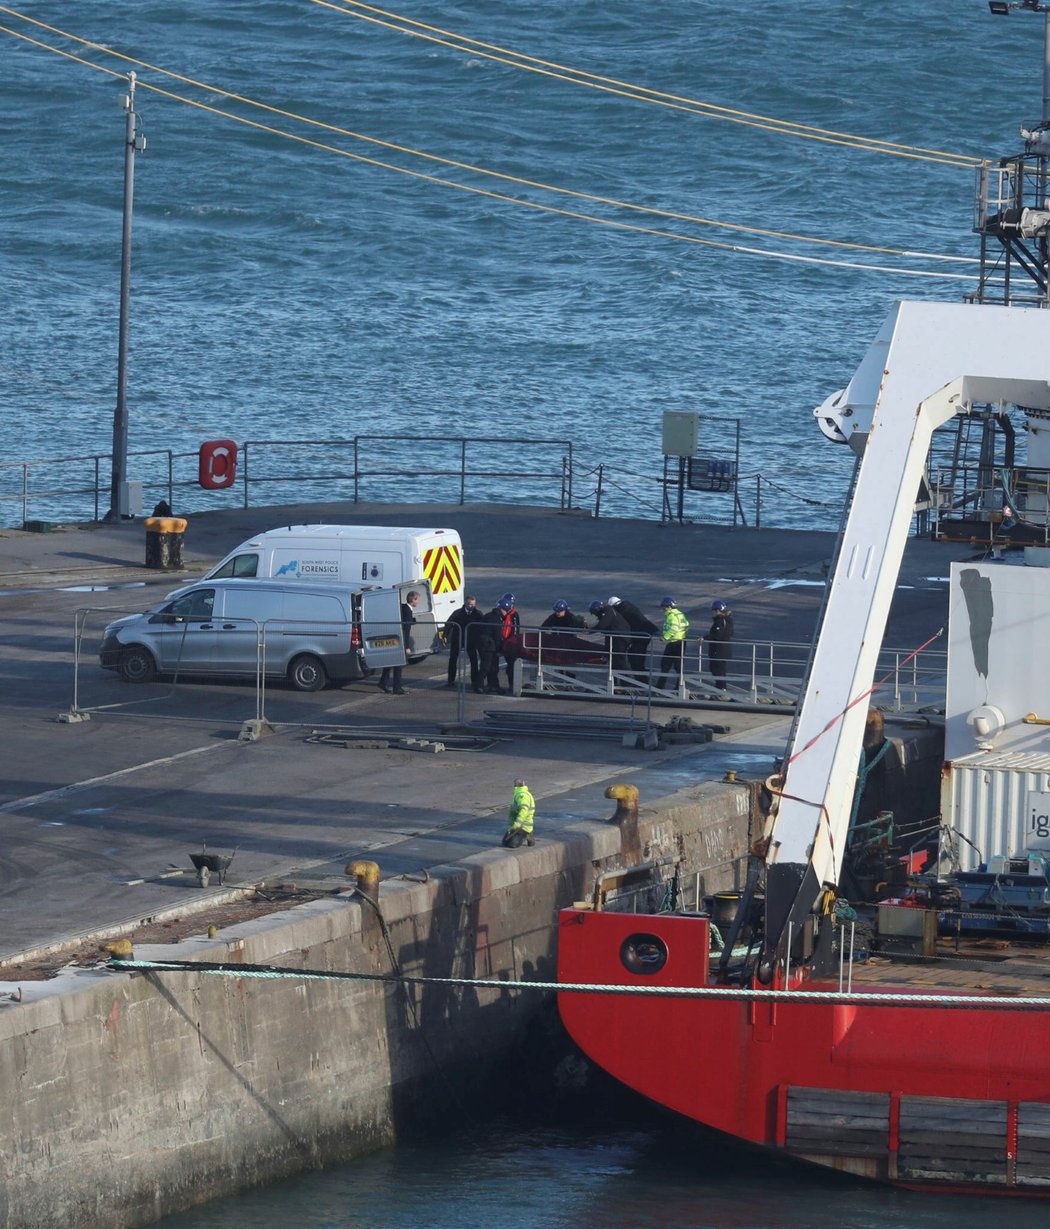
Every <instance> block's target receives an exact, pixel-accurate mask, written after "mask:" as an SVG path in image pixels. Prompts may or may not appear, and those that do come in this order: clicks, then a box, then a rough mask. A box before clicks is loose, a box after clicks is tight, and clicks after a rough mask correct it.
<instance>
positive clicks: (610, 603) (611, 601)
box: [605, 597, 620, 606]
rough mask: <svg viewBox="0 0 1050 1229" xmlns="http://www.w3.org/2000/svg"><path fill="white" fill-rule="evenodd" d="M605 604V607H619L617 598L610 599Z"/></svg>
mask: <svg viewBox="0 0 1050 1229" xmlns="http://www.w3.org/2000/svg"><path fill="white" fill-rule="evenodd" d="M605 604H606V606H619V604H620V599H619V598H618V597H611V598H609V600H608V601H607V602H606V603H605Z"/></svg>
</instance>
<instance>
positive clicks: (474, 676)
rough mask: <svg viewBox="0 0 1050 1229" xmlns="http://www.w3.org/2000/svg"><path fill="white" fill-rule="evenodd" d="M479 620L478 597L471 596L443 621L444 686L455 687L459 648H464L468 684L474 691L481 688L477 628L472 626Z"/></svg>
mask: <svg viewBox="0 0 1050 1229" xmlns="http://www.w3.org/2000/svg"><path fill="white" fill-rule="evenodd" d="M480 622H481V611H480V610H478V599H477V598H476V597H473V596H471V597H468V598H466V599H464V602H463V605H462V606H460V608H459V609H458V610H455V611H453V612H452V614H450V615H449V617H448V621H447V622H446V623H445V644H446V645H447V646H448V682H447V683H446V684H445V686H446V687H455V685H456V667H457V666H458V665H459V654H460V650H465V651H466V654H467V659H468V660H469V662H470V685H471V687H473V688H474V690H475V691H480V690H481V665H480V658H479V656H478V645H477V629H476V628H475V627H474V625H475V624H476V623H480Z"/></svg>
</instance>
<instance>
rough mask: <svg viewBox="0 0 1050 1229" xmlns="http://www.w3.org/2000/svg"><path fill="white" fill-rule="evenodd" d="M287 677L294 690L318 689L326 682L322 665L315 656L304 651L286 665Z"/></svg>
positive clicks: (326, 676)
mask: <svg viewBox="0 0 1050 1229" xmlns="http://www.w3.org/2000/svg"><path fill="white" fill-rule="evenodd" d="M288 677H289V678H290V679H291V681H292V686H293V687H294V688H295V689H296V691H320V690H321V688H322V687H323V686H324V685H325V683H327V682H328V675H327V674H325V669H324V666H322V665H321V663H320V661H319V660H318V659H317V658H316V657H312V656H311V655H310V654H309V653H304V654H303V655H302V657H297V658H296V659H295V661H293V662H292V664H291V665H290V666H289V667H288Z"/></svg>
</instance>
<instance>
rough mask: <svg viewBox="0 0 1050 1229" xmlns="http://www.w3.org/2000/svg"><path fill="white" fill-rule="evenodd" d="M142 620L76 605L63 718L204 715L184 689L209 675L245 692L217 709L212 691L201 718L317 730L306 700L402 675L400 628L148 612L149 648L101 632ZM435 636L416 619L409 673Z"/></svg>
mask: <svg viewBox="0 0 1050 1229" xmlns="http://www.w3.org/2000/svg"><path fill="white" fill-rule="evenodd" d="M142 613H143V612H142V611H141V609H139V610H123V609H114V608H113V607H81V608H79V609H78V610H77V611H76V612H75V615H74V644H73V693H72V698H71V705H70V711H69V713H68V714H67V719H68V720H83V719H84V718H85V716H87V715H89V714H91V713H102V712H106V711H110V712H121V711H125V712H126V711H135V712H136V713H138V714H142V713H146V712H152V713H153V714H154V715H156V716H159V717H165V718H169V719H171V718H176V719H184V720H193V719H201V718H202V717H203V714H202V713H200V712H199V711H196V712H195V711H194V710H195V709H198V710H199V703H198V704H195V703H194V697H199V696H200V695H201V692H200V691H199V690H197V689H196V688H193V689H187V688H185V687H184V686H183V684H185V683H187V682H189V683H195V684H197V683H200V682H201V681H202V680H205V679H207V678H209V677H210V678H211V679H213V680H214V679H221V680H222V681H224V682H237V681H239V682H240V683H241V684H242V685H243V686H244V691H243V692H242V693H241V694H240V695H238V693H237V692H236V691H234V692H233V693H232V694H227V695H225V697H224V699H223V701H222V702H221V704H218V703H217V702H214V701H213V700H212V697H214V696H215V695H216V694H217V693H215V692H214V691H213V692H210V693H209V701H208V712H207V719H208V720H209V721H219V722H224V721H228V722H232V723H235V724H237V725H240V726H242V727H243V726H244V725H245V723H254V725H255V726H256V727H262V726H265V725H277V724H280V725H296V724H316V723H317V714H316V710H315V708H312V707H310V705H309V702H308V701H307V700H306V696H307V695H308V694H309V693H312V692H316V691H320V690H322V689H323V688H324V687H325V686H326V685H327V684H328V683H329V682H331V683H332V684H334V685H336V686H338V685H341V684H342V683H346V682H352V681H355V680H356V679H359V678H364V677H368V676H369V675H370V674H378V672H379V670H380V668H381V666H383V665H385V664H389V666H390V668H391V669H392V670H400V669H401V668H402V667H400V666H399V665H398V661H397V658H398V656H400V654H399V653H398V650H399V648H400V646H401V644H402V639H403V626H402V624H401V622H400V621H398V622H392V623H385V622H381V621H378V620H375V619H370V620H369V621H368V622H367V623H362V624H360V625H355V624H354V623H351V622H343V621H337V620H331V619H309V618H302V617H299V616H296V615H284V616H281V617H275V618H269V619H265V620H261V619H253V618H248V617H244V616H228V615H216V616H215V617H214V618H211V617H192V616H191V617H181V616H180V617H175V616H164V615H163V614H162V613H161V612H156V617H155V618H154V619H152V620H151V625H152V626H153V629H154V630H153V631H152V632H151V634H150V635H149V639H148V642H146V643H143V642H142V639H144V638H139V637H134V638H130V639H129V641H128V642H127V643H126V644H116V643H114V642H109V641H107V638H106V636H105V631H106V628H107V627H108V626H109V625H110V624H112V623H114V622H116V621H117V620H119V619H121V618H123V617H125V616H127V615H139V614H142ZM146 613H148V611H147V612H146ZM433 634H434V625H433V622H432V620H430V619H423V620H421V621H420V623H419V625H418V632H417V635H418V640H417V642H416V645H415V647H414V648H413V649H412V650H410V654H409V656H410V659H411V660H410V662H409V663H408V666H407V668H410V667H411V666H412V665H416V664H419V663H421V662H423V661H425V660H426V659H427V658H428V657H429V656H430V653H431V644H430V638H431V637H432V635H433ZM424 640H425V641H426V643H424ZM410 643H411V642H410ZM358 644H360V645H361V646H362V656H361V657H360V669H358V668H357V666H356V665H355V664H354V663H355V662H356V661H357V660H358V653H357V646H358ZM369 646H380V647H377V648H376V650H375V651H376V656H375V657H373V663H374V666H373V667H371V668H370V667H369V666H367V665H366V661H365V658H364V656H363V653H364V652H366V651H367V649H368V647H369ZM388 649H389V650H393V652H387V651H386V650H388ZM329 650H330V651H329ZM103 651H105V654H106V660H105V664H103V660H102V654H103ZM282 682H283V683H285V684H286V686H285V687H283V688H280V687H278V688H276V689H275V684H280V683H282ZM249 689H250V690H249ZM275 691H276V698H275ZM242 697H243V699H242ZM275 705H276V708H275V707H274V706H275Z"/></svg>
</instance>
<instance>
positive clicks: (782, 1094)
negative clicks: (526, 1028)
mask: <svg viewBox="0 0 1050 1229" xmlns="http://www.w3.org/2000/svg"><path fill="white" fill-rule="evenodd" d="M1001 403H1009V404H1012V405H1016V406H1019V407H1026V408H1030V409H1032V410H1033V411H1036V412H1040V413H1045V412H1046V411H1047V410H1048V409H1050V312H1048V311H1042V310H1039V309H1035V308H1016V307H1012V308H1008V307H993V306H979V305H972V304H971V305H962V304H958V305H951V304H934V303H913V302H903V303H899V304H898V305H897V306H896V307H895V309H894V310H893V312H892V313H891V315H890V316H889V318H888V319H887V321H886V322H885V324H884V325H883V327H882V329H881V330H880V332H879V334H878V336H877V337H876V339H875V341H874V343H873V344H872V346H871V347H870V349H869V350H868V352H867V354H866V355H865V357H864V359H863V360H862V362H861V364H860V366H859V367H858V369H857V372H856V373H855V375H854V377H853V379H852V381H851V382H850V384H849V386H848V388H847V389H846V390H844V391H843V392H841V393H839V394H837V395H836V396H834V397H832V398H829V399H828V401H827V402H825V403H824V405H823V406H821V407H820V408H819V410H818V411H817V413H818V415H819V416H820V417H821V418H823V419H825V420H830V422H825V426H826V427H829V428H830V427H834V431H835V432H837V434H838V435H839V436H840V437H841V439H842V440H843V441H844V442H847V443H849V444H850V445H851V447H853V448H854V450H855V451H857V452H858V454H861V455H862V461H861V465H860V469H859V474H858V477H857V482H856V486H855V489H854V495H853V500H852V504H851V508H850V512H849V516H848V519H847V523H846V526H845V529H844V532H843V537H842V541H841V544H840V550H839V554H838V560H837V564H836V567H835V570H834V573H833V576H832V579H831V582H830V586H829V592H828V598H827V603H826V607H825V612H824V617H823V622H822V625H821V629H820V634H819V637H818V640H817V643H816V646H815V650H814V654H813V659H812V663H811V668H810V673H809V678H808V681H807V686H806V689H805V698H804V701H803V704H802V707H801V710H800V713H799V716H798V718H797V722H796V728H795V730H794V733H793V739H792V743H791V749H790V752H789V755H788V757H787V759H786V761H785V765H784V770H783V774H782V776H781V777H780V778H778V779H776V780H775V781H774V782H773V783H772V792H773V795H774V797H773V806H772V807H771V809H770V815H769V819H768V822H767V824H766V827H765V831H764V833H763V834H762V837H761V839H760V840H759V841H758V842H757V843H756V848H755V851H754V854H755V856H753V858H752V862H751V868H750V870H749V874H748V884H747V888H746V889H745V893H744V898H743V900H742V902H741V907H740V910H739V912H738V915H737V919H736V921H735V922H734V923H733V925H732V927H731V928H730V929H729V931H728V934H727V935H726V943H725V951H724V952H723V954H722V955H720V956H713V955H712V950H713V949H712V940H713V934H712V930H713V924H712V922H711V921H710V919H708V918H707V917H704V916H700V915H686V914H650V915H642V914H626V913H614V912H606V911H598V910H594V909H587V908H578V909H572V910H566V911H565V912H564V913H563V914H562V916H561V919H560V943H559V982H560V983H561V987H562V988H561V990H560V992H559V1007H560V1010H561V1014H562V1018H563V1020H564V1022H565V1024H566V1026H567V1028H568V1030H569V1032H570V1033H571V1034H572V1036H573V1037H574V1038H575V1040H576V1041H577V1043H578V1044H579V1045H580V1046H581V1048H582V1049H583V1050H584V1052H585V1053H586V1054H587V1055H588V1056H589V1057H591V1058H592V1059H593V1060H594V1061H595V1062H597V1063H598V1064H599V1065H600V1066H602V1067H604V1068H605V1069H606V1070H608V1071H609V1072H610V1073H612V1074H613V1075H614V1076H616V1077H617V1078H618V1079H620V1080H622V1081H623V1082H624V1083H626V1084H628V1085H629V1086H631V1087H632V1088H635V1089H636V1090H637V1091H639V1092H641V1093H643V1094H644V1095H646V1096H647V1097H650V1098H652V1099H653V1100H655V1101H657V1102H659V1103H661V1104H663V1105H665V1106H668V1107H670V1108H671V1109H674V1110H676V1111H678V1112H679V1113H681V1114H684V1115H686V1116H688V1117H690V1118H692V1119H695V1120H697V1121H699V1122H702V1123H705V1124H707V1125H709V1126H711V1127H714V1128H717V1129H718V1130H721V1131H724V1132H727V1133H729V1134H731V1135H735V1136H737V1137H739V1138H741V1139H744V1140H748V1141H751V1142H753V1143H757V1144H762V1145H766V1146H768V1147H770V1148H774V1149H778V1150H783V1151H785V1152H788V1153H791V1154H793V1155H795V1156H798V1157H800V1158H804V1159H807V1160H810V1161H815V1162H817V1163H820V1164H824V1165H829V1166H833V1167H835V1168H838V1169H843V1170H848V1171H850V1172H853V1173H856V1174H860V1175H864V1176H868V1177H873V1178H879V1179H885V1180H889V1181H893V1182H897V1183H902V1184H906V1185H915V1186H938V1187H944V1186H950V1187H953V1188H961V1189H982V1190H992V1191H1012V1192H1022V1193H1031V1192H1033V1191H1034V1192H1038V1191H1040V1190H1044V1191H1050V961H1048V959H1047V958H1046V949H1044V948H1043V947H1039V946H1035V947H1033V946H1031V945H1023V946H1022V945H1017V944H1013V945H1010V944H1007V943H1006V942H1005V941H1004V940H1002V939H991V940H989V939H988V938H985V937H983V936H981V935H976V936H975V935H972V934H970V933H967V932H964V931H963V929H962V927H960V926H955V927H948V928H947V929H949V930H950V931H951V933H949V934H946V935H940V936H939V935H938V933H937V918H938V914H939V913H940V914H945V915H947V914H951V913H953V912H954V913H965V912H972V910H970V909H969V908H963V905H964V903H965V904H966V905H972V904H976V902H974V901H973V900H970V899H967V900H966V901H965V902H963V900H962V895H961V894H959V893H958V888H956V892H957V894H956V895H953V894H952V892H951V890H950V884H949V874H948V872H949V871H952V872H961V873H962V874H963V876H966V875H967V874H970V875H973V874H976V875H982V874H989V873H992V874H993V875H994V873H995V870H994V869H993V870H991V871H990V869H989V868H990V867H995V868H997V869H998V871H999V878H1000V881H1002V880H1003V879H1004V878H1010V877H1011V875H1010V873H1009V872H1010V867H1009V866H1006V867H1004V866H1003V865H1002V864H995V863H989V862H988V861H987V860H986V857H985V855H987V856H994V855H1001V854H1006V855H1009V856H1011V857H1013V856H1015V855H1017V857H1018V860H1019V859H1020V857H1024V858H1025V861H1026V869H1025V874H1026V876H1029V877H1031V872H1032V870H1033V869H1035V870H1038V869H1039V866H1038V863H1037V862H1029V861H1028V859H1027V855H1026V854H1024V853H1022V851H1025V850H1026V849H1027V850H1029V851H1031V852H1035V851H1034V849H1033V847H1032V841H1031V840H1029V837H1030V836H1031V835H1032V833H1035V832H1036V830H1037V829H1038V830H1040V831H1042V830H1046V824H1047V821H1046V814H1047V813H1048V812H1050V805H1044V804H1043V801H1042V798H1041V796H1040V795H1042V796H1044V797H1045V800H1046V803H1047V804H1050V738H1048V737H1047V735H1046V730H1047V728H1048V725H1047V724H1040V723H1041V722H1043V721H1044V717H1045V713H1044V714H1040V713H1039V705H1038V703H1037V700H1036V697H1038V696H1039V695H1041V696H1043V697H1045V696H1047V695H1050V687H1048V686H1047V683H1050V679H1047V678H1044V677H1043V675H1044V674H1045V673H1046V672H1047V670H1050V666H1048V667H1047V668H1046V669H1044V666H1043V664H1042V656H1041V655H1040V654H1039V652H1037V651H1036V646H1038V644H1039V642H1040V639H1041V640H1042V643H1046V638H1045V636H1042V637H1041V636H1040V632H1041V631H1042V630H1043V629H1042V623H1043V620H1044V619H1045V618H1050V601H1048V600H1047V599H1048V597H1050V570H1047V569H1043V568H1035V567H1032V568H1027V567H1014V566H1009V565H1004V564H990V563H987V564H974V565H973V566H969V565H964V566H961V567H959V566H957V567H956V568H955V569H954V572H953V577H952V585H951V598H950V601H951V614H952V624H951V626H952V630H951V632H950V635H949V674H950V675H952V673H953V660H952V659H953V658H954V659H955V662H956V664H957V667H958V668H957V671H956V672H957V673H958V676H959V677H958V679H956V680H955V681H954V682H953V681H951V680H950V681H949V687H948V708H947V711H946V746H947V747H948V748H949V752H948V754H949V758H951V757H952V756H954V757H955V761H956V763H958V764H959V765H960V768H959V773H960V774H961V775H960V778H959V781H960V782H961V787H960V788H953V784H958V783H957V782H955V777H956V772H955V766H954V764H951V765H949V766H948V768H947V770H946V772H945V774H943V778H944V800H943V802H942V807H943V820H944V827H945V829H946V830H947V832H948V835H947V836H946V838H945V840H944V841H943V842H942V845H941V848H940V849H938V850H937V851H936V855H937V856H936V857H935V859H934V863H933V869H932V870H931V872H930V873H929V875H928V877H927V881H926V885H925V887H926V891H927V892H928V899H926V900H925V901H924V899H923V898H922V897H921V896H920V895H919V894H918V892H917V891H915V890H913V891H912V892H911V893H910V894H909V896H908V898H907V899H905V900H903V901H902V902H901V901H899V902H898V903H897V904H891V903H889V902H885V903H884V904H883V905H882V906H881V908H882V909H884V910H886V926H885V929H886V930H887V931H889V932H890V933H891V934H892V936H893V939H894V940H895V941H894V942H887V943H886V944H884V946H883V949H882V951H881V952H880V953H879V954H877V955H875V956H873V957H872V958H869V959H866V960H861V959H854V957H858V956H860V955H861V953H860V952H859V950H858V947H859V945H858V944H856V942H851V938H850V936H853V937H854V939H855V935H856V931H855V928H854V927H853V925H852V924H851V923H847V922H845V921H844V911H843V910H841V909H840V908H838V901H839V888H838V884H839V882H840V876H841V873H842V869H843V858H844V855H845V851H846V847H847V839H848V834H849V824H850V815H851V810H852V803H853V796H854V790H855V786H856V782H857V765H858V763H859V761H860V754H861V748H862V742H863V733H864V725H865V720H866V717H867V704H866V702H865V701H866V697H867V694H868V691H869V689H870V687H871V685H872V681H873V671H874V667H875V659H876V655H877V653H878V650H879V645H880V643H881V640H882V635H883V632H884V629H885V624H886V619H887V615H888V612H889V606H890V601H891V598H892V595H893V591H894V588H895V585H896V580H897V576H898V572H899V566H900V561H901V557H902V554H903V551H904V547H905V543H906V539H907V534H908V530H909V524H910V520H911V516H912V511H913V507H914V502H915V495H916V492H917V490H918V489H919V483H920V479H921V476H922V469H923V464H924V461H925V457H926V453H927V449H928V446H929V441H930V436H931V433H932V432H933V431H934V429H935V428H936V427H937V426H938V425H939V424H941V423H944V422H946V421H948V420H949V419H950V418H951V417H952V416H953V415H957V414H967V413H970V412H972V411H973V410H974V409H975V408H976V407H986V406H987V405H990V404H991V405H998V404H1001ZM830 433H834V432H830ZM1044 612H1047V613H1045V614H1044ZM1046 630H1050V629H1046ZM929 631H930V634H931V635H935V634H936V632H937V629H929ZM1045 703H1046V702H1045V701H1044V704H1045ZM964 778H965V779H964ZM1040 815H1041V816H1042V820H1039V818H1038V817H1039V816H1040ZM1033 816H1035V818H1034V819H1033ZM1040 824H1041V825H1042V827H1041V828H1040ZM953 829H955V830H953ZM1033 839H1034V838H1033ZM982 841H983V846H984V847H983V849H982V848H981V842H982ZM1045 845H1047V846H1050V839H1047V840H1046V841H1045ZM953 860H954V861H953ZM1004 871H1006V872H1008V873H1006V874H1004V873H1003V872H1004ZM962 882H963V883H964V884H966V883H967V881H966V879H965V878H964V879H963V881H962ZM970 886H973V881H972V880H971V881H970ZM1010 886H1011V887H1014V886H1021V887H1023V888H1025V889H1026V890H1027V889H1029V888H1031V887H1032V886H1033V885H1032V884H1030V883H1025V884H1021V885H1010ZM1043 899H1044V900H1045V897H1044V898H1043ZM1016 903H1018V902H1016V901H1015V902H1014V904H1015V905H1016ZM1033 903H1034V906H1035V908H1034V910H1033V912H1034V913H1038V911H1039V908H1040V902H1039V901H1035V902H1033ZM924 904H926V905H927V906H928V907H922V906H923V905H924ZM916 906H919V907H916ZM891 911H892V912H891ZM1015 911H1016V910H1015ZM906 915H907V916H906ZM931 918H932V922H931ZM891 919H892V922H891ZM902 919H903V923H904V924H903V925H902V924H901V923H902ZM880 925H881V919H880ZM1025 937H1026V938H1027V937H1029V936H1025ZM598 987H601V989H597V988H598Z"/></svg>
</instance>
